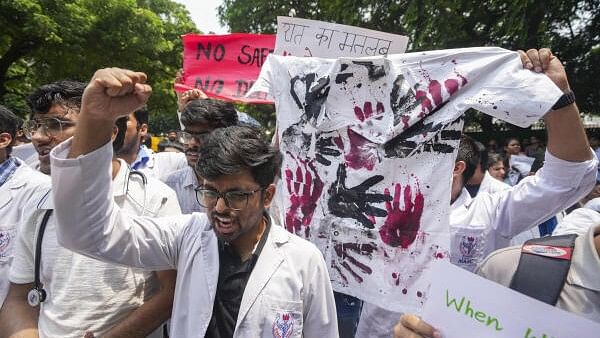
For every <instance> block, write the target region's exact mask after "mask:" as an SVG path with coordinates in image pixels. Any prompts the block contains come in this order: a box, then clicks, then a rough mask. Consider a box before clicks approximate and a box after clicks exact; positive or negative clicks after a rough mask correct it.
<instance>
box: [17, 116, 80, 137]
mask: <svg viewBox="0 0 600 338" xmlns="http://www.w3.org/2000/svg"><path fill="white" fill-rule="evenodd" d="M74 125H75V122H73V121H65V120H61V119H59V118H56V117H48V118H43V119H35V120H29V121H25V123H23V128H22V129H23V134H24V135H25V137H27V138H28V139H29V140H31V139H32V138H33V135H35V133H38V132H40V133H42V135H44V136H47V137H56V136H58V135H60V134H61V133H62V132H63V130H64V129H65V128H67V127H72V126H74Z"/></svg>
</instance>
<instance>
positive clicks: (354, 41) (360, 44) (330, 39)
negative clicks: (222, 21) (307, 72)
mask: <svg viewBox="0 0 600 338" xmlns="http://www.w3.org/2000/svg"><path fill="white" fill-rule="evenodd" d="M407 44H408V37H406V36H402V35H396V34H390V33H384V32H379V31H374V30H371V29H365V28H359V27H353V26H346V25H340V24H335V23H329V22H323V21H316V20H307V19H300V18H291V17H287V16H278V17H277V38H276V42H275V54H277V55H294V56H315V57H321V58H338V57H362V56H378V55H388V54H401V53H404V52H405V51H406V46H407Z"/></svg>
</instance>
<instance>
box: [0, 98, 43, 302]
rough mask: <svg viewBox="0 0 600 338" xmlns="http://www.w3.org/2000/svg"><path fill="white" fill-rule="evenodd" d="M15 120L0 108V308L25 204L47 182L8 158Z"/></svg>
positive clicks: (12, 157)
mask: <svg viewBox="0 0 600 338" xmlns="http://www.w3.org/2000/svg"><path fill="white" fill-rule="evenodd" d="M18 124H19V119H18V117H17V116H15V115H14V114H13V113H12V112H11V111H10V110H8V108H6V107H4V106H2V105H0V307H2V304H3V303H4V298H5V297H6V294H7V293H8V286H9V283H8V271H9V268H10V264H11V262H12V260H13V252H14V246H15V245H14V243H15V242H16V240H17V234H18V232H19V224H20V222H21V218H22V212H23V208H24V206H25V203H27V201H28V200H29V199H30V198H31V197H32V196H33V195H35V193H36V191H38V190H43V189H44V188H46V187H48V186H50V179H49V178H48V177H47V176H46V175H44V174H42V173H39V172H37V171H35V170H33V169H31V168H30V167H28V166H27V165H26V164H25V163H23V161H21V160H20V159H18V158H16V157H14V156H11V150H12V146H11V145H12V143H13V141H14V139H15V135H16V132H17V126H18Z"/></svg>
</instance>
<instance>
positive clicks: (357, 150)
mask: <svg viewBox="0 0 600 338" xmlns="http://www.w3.org/2000/svg"><path fill="white" fill-rule="evenodd" d="M348 140H349V141H350V151H349V152H348V153H346V154H345V156H344V158H345V159H346V163H348V166H349V167H350V168H352V169H361V168H365V169H367V170H373V168H374V167H375V164H376V163H377V162H379V161H380V159H379V153H378V151H377V147H378V145H377V144H376V143H373V142H371V141H369V140H368V139H366V138H365V137H363V136H362V135H360V134H359V133H357V132H355V131H353V130H352V129H350V128H348Z"/></svg>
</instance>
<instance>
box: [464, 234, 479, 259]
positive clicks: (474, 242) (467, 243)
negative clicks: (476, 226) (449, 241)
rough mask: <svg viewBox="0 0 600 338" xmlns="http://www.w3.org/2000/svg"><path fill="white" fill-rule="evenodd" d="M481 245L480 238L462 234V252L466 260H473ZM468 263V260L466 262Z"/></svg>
mask: <svg viewBox="0 0 600 338" xmlns="http://www.w3.org/2000/svg"><path fill="white" fill-rule="evenodd" d="M478 247H479V240H478V239H477V238H476V237H473V236H462V238H461V241H460V253H462V255H463V259H464V260H469V261H470V260H471V259H472V258H473V256H474V254H475V252H476V251H477V249H478ZM465 263H467V262H465Z"/></svg>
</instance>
